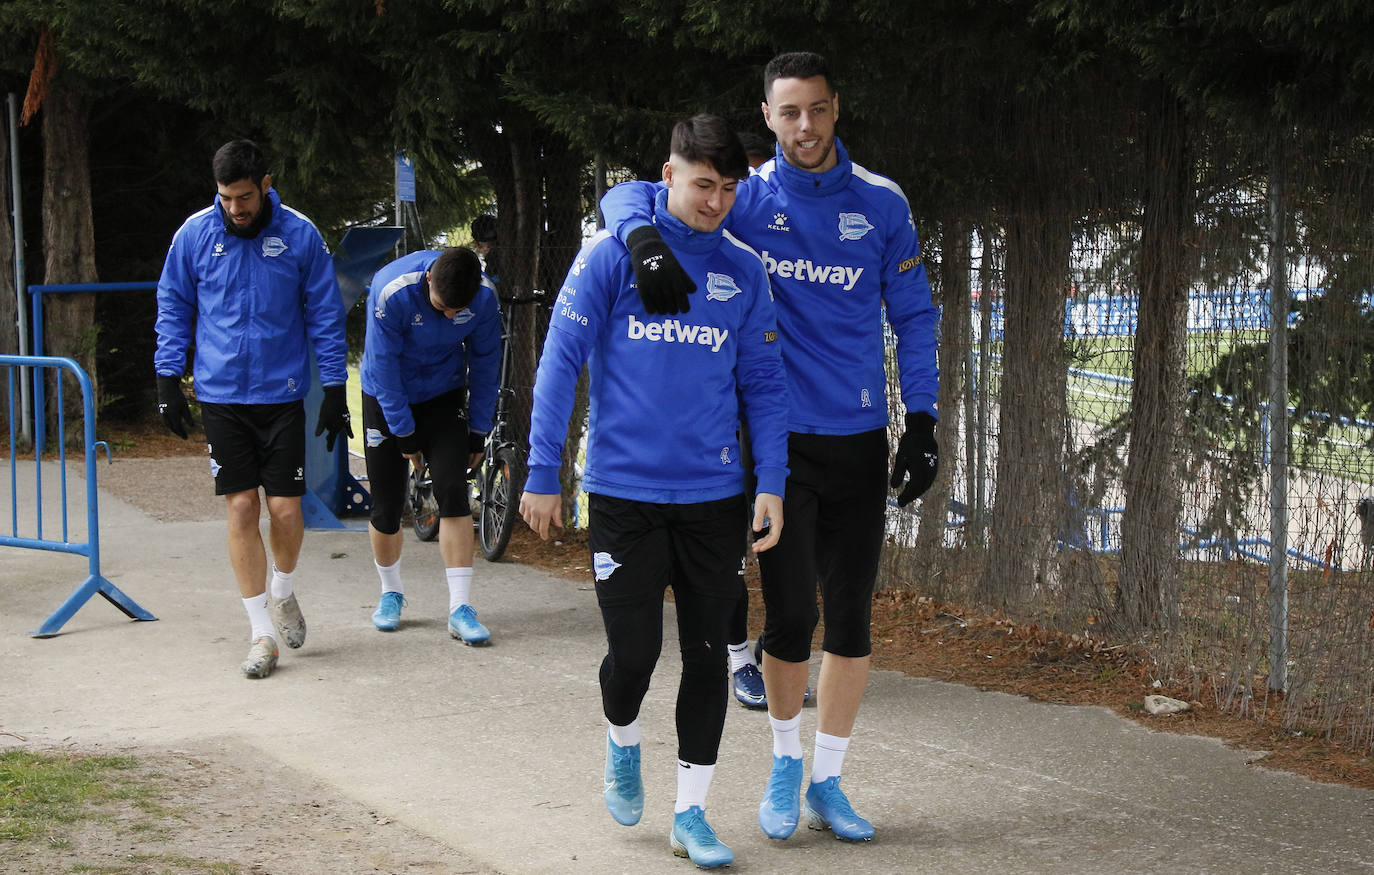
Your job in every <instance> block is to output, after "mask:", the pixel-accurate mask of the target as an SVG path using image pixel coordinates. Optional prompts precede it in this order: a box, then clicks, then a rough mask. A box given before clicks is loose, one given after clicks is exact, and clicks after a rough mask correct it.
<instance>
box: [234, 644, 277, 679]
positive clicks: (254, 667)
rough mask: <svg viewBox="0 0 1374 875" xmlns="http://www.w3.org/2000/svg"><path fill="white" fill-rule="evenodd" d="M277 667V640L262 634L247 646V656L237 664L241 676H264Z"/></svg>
mask: <svg viewBox="0 0 1374 875" xmlns="http://www.w3.org/2000/svg"><path fill="white" fill-rule="evenodd" d="M276 667H277V642H276V641H274V640H273V639H272V638H271V637H270V636H267V635H264V636H262V637H261V638H259V639H258V640H257V641H254V642H253V646H252V647H250V648H248V656H247V657H245V658H244V660H243V662H242V663H240V664H239V668H240V669H242V670H243V676H244V677H249V678H265V677H267V676H268V675H269V674H271V673H272V669H274V668H276Z"/></svg>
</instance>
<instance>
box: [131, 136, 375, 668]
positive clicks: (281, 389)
mask: <svg viewBox="0 0 1374 875" xmlns="http://www.w3.org/2000/svg"><path fill="white" fill-rule="evenodd" d="M212 166H213V170H214V176H215V183H216V186H217V189H218V197H217V198H216V201H215V203H213V204H211V205H210V206H208V207H206V208H205V209H203V210H201V211H200V212H198V213H196V214H194V215H193V216H191V217H190V218H188V219H187V220H186V222H185V223H184V224H183V225H182V226H181V228H180V229H179V230H178V231H177V232H176V234H175V236H173V237H172V246H171V248H170V249H169V250H168V252H167V261H166V262H165V264H164V265H163V268H162V277H161V278H160V279H159V280H158V284H157V351H156V353H155V354H154V359H153V364H154V368H155V370H156V372H157V398H158V409H159V410H160V411H161V413H162V419H163V422H164V423H166V425H167V427H168V428H169V429H170V430H171V431H172V432H173V433H174V434H176V435H178V436H179V437H181V438H182V439H185V438H186V426H188V425H191V424H193V422H192V420H191V409H190V407H189V406H188V405H187V403H186V396H185V395H184V394H182V390H181V378H182V375H183V374H184V373H185V370H186V355H187V351H188V350H189V348H190V346H191V342H192V340H194V341H195V347H196V354H195V363H194V367H193V371H192V374H193V376H194V378H195V392H196V398H197V400H199V401H200V404H201V411H202V415H203V417H204V420H205V440H206V443H207V444H208V445H209V451H210V473H211V475H212V476H213V477H214V478H215V494H216V495H223V496H224V497H225V504H226V505H227V508H228V516H229V563H230V565H232V566H233V569H234V577H235V578H236V579H237V581H238V587H239V594H240V595H241V596H242V598H243V606H244V609H245V610H246V611H247V612H248V622H249V626H250V629H251V632H250V640H251V642H252V644H251V646H250V649H249V651H248V656H247V658H245V659H244V661H243V663H242V665H241V666H240V668H241V669H242V670H243V673H244V674H245V675H246V676H247V677H250V678H265V677H267V676H268V675H270V674H271V673H272V670H273V669H274V668H275V667H276V665H277V659H278V654H279V651H278V648H277V639H278V636H280V638H281V640H282V641H283V642H284V643H285V644H286V645H287V646H288V647H293V648H294V647H300V646H301V645H302V644H304V643H305V618H304V617H303V616H302V615H301V610H300V605H299V603H298V602H297V600H296V595H295V587H294V585H293V584H292V575H293V574H294V573H295V570H296V560H297V558H298V557H299V556H300V549H301V541H302V539H303V536H304V534H305V521H304V518H303V517H302V516H301V496H302V495H304V494H305V404H304V399H305V395H306V392H307V391H309V389H310V364H309V359H308V356H307V353H308V350H309V349H310V348H311V347H312V346H313V348H314V351H315V361H316V362H317V363H318V364H319V368H320V382H321V383H322V385H323V386H324V400H323V401H322V402H321V404H320V412H319V416H318V418H317V420H316V426H315V435H316V437H318V436H319V435H320V434H322V433H324V432H328V436H327V438H326V441H327V447H328V449H329V450H331V451H332V450H333V449H334V441H335V440H336V439H337V438H338V436H339V433H340V432H346V433H347V434H348V435H349V436H352V434H353V429H352V427H351V426H350V425H349V422H348V402H347V399H346V396H345V392H344V383H345V381H346V380H347V379H348V372H347V371H346V370H345V365H344V363H345V357H346V354H347V351H348V341H347V340H346V339H345V336H344V315H345V314H344V306H343V299H342V297H341V296H340V294H339V286H338V282H337V281H336V280H335V278H334V264H333V260H332V259H331V258H330V256H329V250H328V249H327V248H326V247H325V244H324V240H323V238H321V237H320V232H319V231H318V230H316V228H315V226H314V225H313V224H311V222H310V220H309V219H307V218H306V217H305V216H303V215H301V214H300V213H298V212H296V211H295V210H293V209H291V208H290V207H288V206H286V205H285V204H283V203H282V202H281V198H280V197H278V196H277V193H276V191H274V190H273V188H272V177H271V175H270V174H269V173H268V172H267V161H266V159H265V158H264V157H263V154H262V151H261V150H260V149H259V148H258V147H257V146H256V145H255V144H254V143H252V142H251V141H249V140H233V141H231V142H229V143H225V144H224V145H223V146H221V147H220V149H219V151H218V152H216V153H215V157H214V161H213V165H212ZM259 487H261V489H262V494H264V495H266V499H267V513H268V516H269V518H270V520H271V522H270V526H269V529H268V540H269V541H270V542H271V545H272V576H271V584H270V588H269V585H268V583H267V549H266V546H265V545H264V544H263V540H262V534H261V533H260V532H259V529H258V520H259V517H260V516H261V513H262V498H261V497H260V495H259V491H258V490H259Z"/></svg>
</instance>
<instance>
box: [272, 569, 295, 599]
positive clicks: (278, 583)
mask: <svg viewBox="0 0 1374 875" xmlns="http://www.w3.org/2000/svg"><path fill="white" fill-rule="evenodd" d="M295 573H296V572H295V571H294V570H293V571H289V572H288V571H282V570H281V569H280V568H278V567H277V566H276V563H273V565H272V583H271V584H270V586H271V590H272V598H274V599H284V598H286V597H287V596H289V595H291V594H292V593H293V592H295V589H294V588H293V587H292V586H291V575H293V574H295Z"/></svg>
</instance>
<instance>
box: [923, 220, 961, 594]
mask: <svg viewBox="0 0 1374 875" xmlns="http://www.w3.org/2000/svg"><path fill="white" fill-rule="evenodd" d="M942 231H943V233H942V235H941V236H942V238H943V239H942V241H941V243H942V245H941V247H940V283H939V303H940V309H941V317H940V342H939V346H938V356H939V363H940V387H939V401H938V407H939V411H940V421H939V425H938V426H937V427H936V430H935V436H936V440H937V441H938V442H939V444H940V470H939V473H938V475H937V476H936V478H935V482H934V484H932V485H931V487H930V491H929V492H927V493H926V494H925V496H924V497H923V498H922V499H921V503H920V518H921V522H920V530H919V532H918V533H917V537H916V557H917V559H916V561H917V563H918V564H919V565H920V566H921V568H922V570H923V571H924V572H925V574H924V576H925V577H927V578H929V577H930V576H931V575H932V574H933V573H935V571H936V569H938V568H940V567H941V565H942V563H941V562H940V561H939V560H940V552H941V549H942V547H943V544H944V536H945V520H946V518H947V516H948V508H949V500H950V497H951V494H952V492H953V485H954V475H955V473H956V472H957V471H958V469H959V414H960V411H961V409H962V404H961V402H962V400H963V397H964V385H965V380H966V379H967V373H966V366H967V364H968V347H969V324H970V322H969V317H970V304H969V252H970V241H969V224H968V222H967V221H964V220H963V219H957V218H956V219H950V220H948V221H946V222H945V223H944V225H943V228H942ZM936 590H938V591H943V588H942V587H936Z"/></svg>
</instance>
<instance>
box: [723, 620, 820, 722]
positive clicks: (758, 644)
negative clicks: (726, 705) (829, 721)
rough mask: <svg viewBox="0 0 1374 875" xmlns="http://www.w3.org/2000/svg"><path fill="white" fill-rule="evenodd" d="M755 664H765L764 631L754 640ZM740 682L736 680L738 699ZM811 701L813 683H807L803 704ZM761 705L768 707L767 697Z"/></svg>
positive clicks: (760, 674)
mask: <svg viewBox="0 0 1374 875" xmlns="http://www.w3.org/2000/svg"><path fill="white" fill-rule="evenodd" d="M754 664H755V665H763V633H762V632H760V633H759V637H758V638H756V639H755V640H754ZM755 670H756V671H757V669H755ZM738 683H739V682H738V681H736V687H735V698H737V699H739V686H738ZM759 687H760V688H762V687H763V673H762V672H760V673H759ZM740 701H741V702H743V701H744V700H743V699H740ZM810 701H811V685H810V684H807V685H806V691H805V692H804V693H802V704H803V705H805V704H806V703H807V702H810ZM746 704H747V703H746ZM759 705H760V707H763V708H767V707H768V700H767V699H766V698H765V699H763V700H762V701H761V702H760V703H759Z"/></svg>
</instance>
